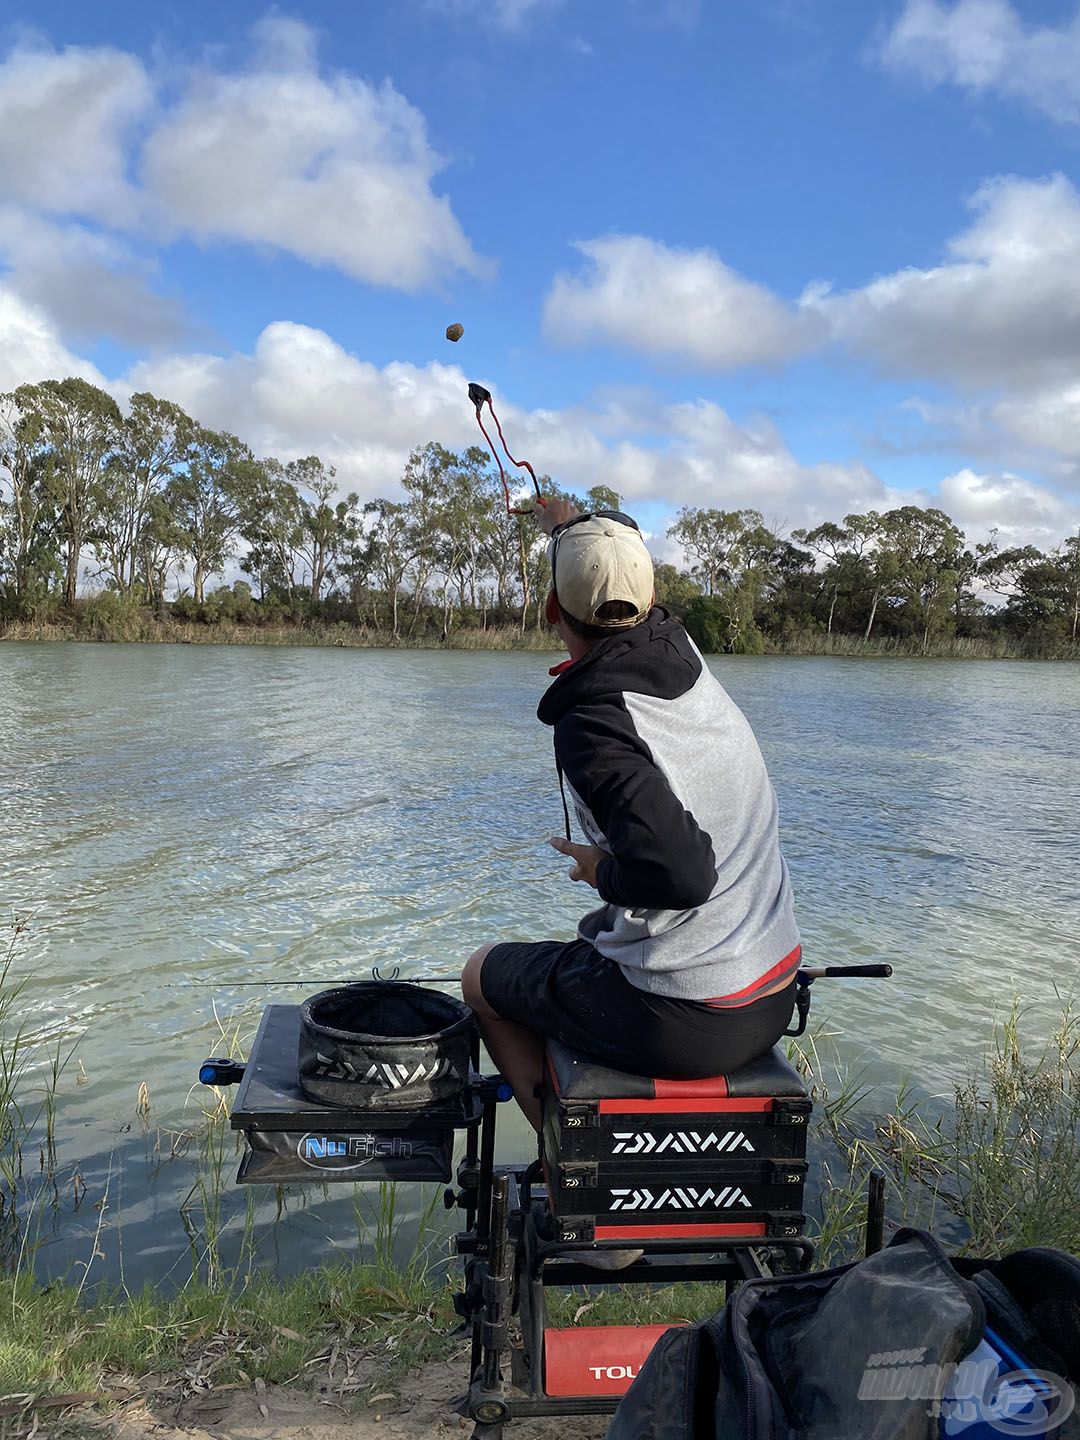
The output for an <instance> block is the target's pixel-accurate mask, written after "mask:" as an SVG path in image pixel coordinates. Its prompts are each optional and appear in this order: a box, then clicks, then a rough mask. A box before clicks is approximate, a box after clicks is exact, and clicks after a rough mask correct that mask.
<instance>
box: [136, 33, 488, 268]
mask: <svg viewBox="0 0 1080 1440" xmlns="http://www.w3.org/2000/svg"><path fill="white" fill-rule="evenodd" d="M256 40H257V48H256V51H255V54H254V55H253V57H252V61H251V64H250V66H249V68H248V69H247V70H245V71H242V72H239V73H224V72H221V71H213V70H204V71H201V72H198V73H196V74H195V75H193V76H192V77H191V80H190V84H189V86H188V88H187V91H186V93H185V94H184V96H183V98H182V99H181V100H180V101H179V103H178V104H177V105H176V106H175V108H173V109H172V110H171V111H170V112H169V113H168V114H167V115H166V116H165V117H164V118H163V120H162V122H161V124H160V125H159V126H158V127H157V129H156V130H155V131H154V132H153V133H152V134H151V135H150V136H149V137H148V139H147V141H146V145H145V147H144V149H143V155H142V166H141V173H142V178H143V180H144V182H145V185H146V187H147V190H148V192H149V196H150V198H151V199H152V201H153V204H154V206H155V207H156V210H157V212H158V214H159V215H160V216H161V217H162V222H163V223H164V224H166V225H167V226H169V227H171V228H172V229H173V230H175V231H178V232H180V233H186V234H189V235H192V236H194V237H195V238H196V239H197V240H200V241H203V242H210V241H219V240H226V241H239V242H242V243H246V244H253V245H266V246H272V247H274V248H276V249H279V250H284V251H287V252H289V253H290V254H293V255H298V256H300V257H301V258H302V259H304V260H308V261H311V262H312V263H314V264H322V265H333V266H335V267H336V268H338V269H339V270H342V271H343V272H344V273H345V274H348V275H351V276H354V277H355V278H357V279H359V280H366V281H369V282H371V283H372V284H376V285H386V286H391V287H394V288H398V289H404V290H414V289H418V288H421V287H424V286H428V285H431V284H433V283H435V282H436V281H437V280H439V279H441V278H442V277H444V276H445V275H447V274H449V273H451V272H453V271H455V270H466V271H476V270H478V269H480V268H482V266H481V262H480V261H479V260H478V259H477V257H476V255H475V254H474V252H473V250H472V247H471V246H470V244H469V242H468V240H467V239H466V237H465V235H464V233H463V232H462V230H461V227H460V225H459V224H458V222H457V220H456V219H455V217H454V214H453V212H452V210H451V207H450V202H449V201H448V200H447V199H446V197H445V196H440V195H437V194H436V193H435V191H434V190H433V188H432V182H433V179H434V177H435V175H436V174H437V172H438V171H439V170H440V169H441V168H442V163H443V162H442V161H441V159H440V157H439V156H438V155H437V154H436V153H435V151H434V150H433V149H432V147H431V145H430V143H429V141H428V137H427V129H426V124H425V121H424V117H423V115H422V114H421V112H420V111H419V110H417V109H416V108H415V107H414V106H413V105H411V104H410V103H409V102H408V101H407V100H406V99H405V98H404V97H403V96H402V95H400V94H399V93H398V91H396V90H395V89H394V87H393V85H392V84H390V82H389V81H386V82H384V83H383V84H382V85H381V86H379V87H375V86H373V85H370V84H368V83H367V82H366V81H364V80H361V79H359V78H357V77H355V76H351V75H346V74H344V73H331V74H321V73H320V72H319V70H318V69H317V67H316V64H315V59H314V53H313V50H314V46H313V41H312V37H311V32H310V31H309V30H308V29H307V27H306V26H303V25H301V24H299V23H298V22H295V21H283V20H277V21H270V22H264V24H263V25H262V26H261V27H259V28H258V31H257V35H256Z"/></svg>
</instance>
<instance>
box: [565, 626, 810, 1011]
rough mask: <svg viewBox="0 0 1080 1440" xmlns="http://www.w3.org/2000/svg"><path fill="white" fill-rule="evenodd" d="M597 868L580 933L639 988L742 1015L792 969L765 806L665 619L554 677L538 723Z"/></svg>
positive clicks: (732, 726) (770, 793)
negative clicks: (734, 1008)
mask: <svg viewBox="0 0 1080 1440" xmlns="http://www.w3.org/2000/svg"><path fill="white" fill-rule="evenodd" d="M537 714H538V716H539V718H540V719H541V720H542V721H543V722H544V724H545V725H551V726H553V727H554V732H555V756H556V761H557V764H558V766H559V770H560V780H561V782H562V783H563V784H564V786H565V792H566V794H567V795H568V797H569V799H570V802H571V803H572V805H573V808H574V810H575V812H576V814H577V818H578V822H579V824H580V826H581V829H582V831H583V832H584V835H585V837H586V839H587V840H588V842H589V843H590V844H593V845H599V846H600V847H601V848H602V849H604V850H606V851H607V852H608V854H607V857H606V858H605V859H604V860H602V861H601V862H600V865H599V868H598V870H597V880H598V890H599V894H600V898H601V899H602V900H603V901H604V902H605V903H604V905H603V906H602V907H601V908H600V909H599V910H593V911H591V912H590V913H589V914H588V915H586V916H585V917H584V918H583V919H582V921H581V923H580V925H579V926H578V935H579V936H580V937H581V938H582V939H584V940H589V941H591V942H592V944H593V945H595V946H596V948H597V950H599V951H600V953H601V954H602V955H605V956H607V957H608V958H609V959H611V960H614V961H616V962H617V963H618V964H619V965H620V966H621V967H622V968H623V971H624V972H625V974H626V977H627V979H628V980H630V981H631V982H632V983H633V984H634V985H636V986H638V987H639V988H640V989H642V990H648V991H652V992H654V993H655V994H657V995H668V996H674V997H676V998H679V999H683V1000H713V1001H720V1002H722V1003H724V1004H727V1005H740V1004H747V1003H749V1001H751V1000H753V999H754V998H755V997H756V996H757V995H758V994H760V993H762V992H763V991H764V990H767V989H769V988H770V987H772V986H775V985H776V984H777V982H778V981H779V980H780V979H782V978H784V976H785V975H786V974H788V973H789V972H791V973H792V974H793V972H794V969H795V967H796V964H797V961H798V944H799V932H798V930H797V929H796V927H795V917H794V912H793V903H792V894H791V884H790V881H789V879H788V872H787V866H786V864H785V863H784V858H783V856H782V855H781V853H780V844H779V837H778V827H777V806H776V794H775V792H774V790H773V787H772V785H771V783H770V781H769V777H768V775H767V774H766V771H765V763H764V761H763V760H762V758H761V751H760V750H759V749H758V744H757V741H756V740H755V739H754V735H753V732H752V731H751V729H750V726H749V724H748V723H747V721H746V718H745V717H744V715H743V714H742V712H741V711H740V710H739V708H738V706H737V705H735V703H734V702H733V701H732V700H731V699H730V697H729V696H728V694H727V692H726V691H725V690H724V688H723V686H722V685H721V684H720V683H719V681H718V680H717V679H716V678H715V677H714V676H713V675H712V674H711V673H710V671H709V669H708V667H707V666H706V665H705V663H704V661H703V660H702V658H701V655H700V654H699V653H698V651H697V649H696V647H695V646H694V644H693V642H692V641H691V639H690V637H689V636H688V635H687V633H686V631H685V630H684V629H683V627H682V626H681V625H680V624H679V623H678V622H677V621H676V620H673V619H672V618H671V616H670V615H668V613H667V612H666V611H665V610H663V609H659V608H657V609H654V610H653V611H652V612H651V613H650V615H649V616H648V618H647V619H646V620H645V621H643V622H642V624H640V625H636V626H635V627H634V628H633V629H632V630H627V631H625V632H622V633H620V634H617V635H613V636H612V637H611V638H610V639H606V640H603V641H601V642H600V643H599V644H598V645H596V646H594V648H593V649H592V650H590V651H589V653H588V654H587V655H585V656H584V657H583V658H582V659H581V660H578V661H577V662H576V663H574V664H573V665H570V666H569V667H567V668H566V669H565V670H563V671H562V673H560V674H559V675H558V676H557V678H556V679H555V681H554V682H553V683H552V685H551V686H550V687H549V688H548V690H547V692H546V693H545V695H544V697H543V699H542V700H541V702H540V706H539V709H538V711H537Z"/></svg>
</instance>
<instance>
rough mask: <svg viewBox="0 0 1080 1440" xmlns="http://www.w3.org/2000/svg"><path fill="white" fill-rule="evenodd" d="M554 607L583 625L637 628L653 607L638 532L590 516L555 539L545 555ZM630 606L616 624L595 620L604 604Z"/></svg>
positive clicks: (647, 562)
mask: <svg viewBox="0 0 1080 1440" xmlns="http://www.w3.org/2000/svg"><path fill="white" fill-rule="evenodd" d="M548 555H549V559H550V561H551V578H552V585H553V588H554V590H555V593H556V595H557V596H558V599H559V604H560V605H561V606H562V608H563V609H564V610H565V611H566V613H567V614H568V615H572V616H573V617H574V619H575V620H580V621H581V623H582V624H584V625H596V626H598V627H599V628H601V629H604V630H625V629H628V628H629V627H630V626H631V625H639V624H640V623H641V621H642V620H644V619H645V616H646V615H647V614H648V613H649V610H650V608H651V606H652V602H653V594H654V586H653V567H652V559H651V557H650V555H649V552H648V550H647V549H646V547H645V541H644V540H643V539H642V536H641V531H640V530H638V528H637V527H636V525H634V524H633V523H632V522H629V523H628V522H627V521H626V520H622V519H619V520H616V519H612V518H611V516H607V515H590V516H589V517H588V518H587V519H582V520H575V521H574V522H572V523H571V524H570V525H568V526H567V527H566V529H565V530H563V531H562V532H561V533H558V534H556V536H555V538H554V539H553V540H552V542H551V547H550V549H549V551H548ZM613 600H617V601H622V602H623V603H624V604H629V605H631V606H633V614H628V615H625V616H620V617H619V618H617V619H612V618H609V617H607V616H605V615H602V614H598V613H597V612H598V611H600V609H601V607H602V606H604V605H607V604H608V603H609V602H610V601H613Z"/></svg>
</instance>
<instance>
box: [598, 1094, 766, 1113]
mask: <svg viewBox="0 0 1080 1440" xmlns="http://www.w3.org/2000/svg"><path fill="white" fill-rule="evenodd" d="M596 1108H597V1110H598V1111H599V1113H600V1114H601V1115H728V1114H731V1115H734V1114H757V1115H767V1114H768V1113H769V1111H770V1110H771V1109H772V1108H773V1097H772V1096H771V1095H744V1096H736V1097H734V1098H733V1099H730V1100H709V1099H702V1100H697V1099H693V1098H690V1099H686V1100H601V1101H599V1102H598V1104H597V1107H596Z"/></svg>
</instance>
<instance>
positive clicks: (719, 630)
mask: <svg viewBox="0 0 1080 1440" xmlns="http://www.w3.org/2000/svg"><path fill="white" fill-rule="evenodd" d="M683 624H684V625H685V626H686V629H687V631H688V632H689V635H690V638H691V639H692V640H693V642H694V644H695V645H696V646H697V647H698V649H699V650H701V651H703V652H704V653H705V654H706V655H719V654H722V653H723V652H724V651H725V650H727V649H728V645H729V641H730V635H731V615H730V614H729V612H728V608H727V606H726V605H725V604H724V602H723V600H721V599H720V597H719V595H695V596H694V598H693V599H692V600H691V601H690V603H689V604H688V605H687V607H686V618H685V620H684V621H683Z"/></svg>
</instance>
